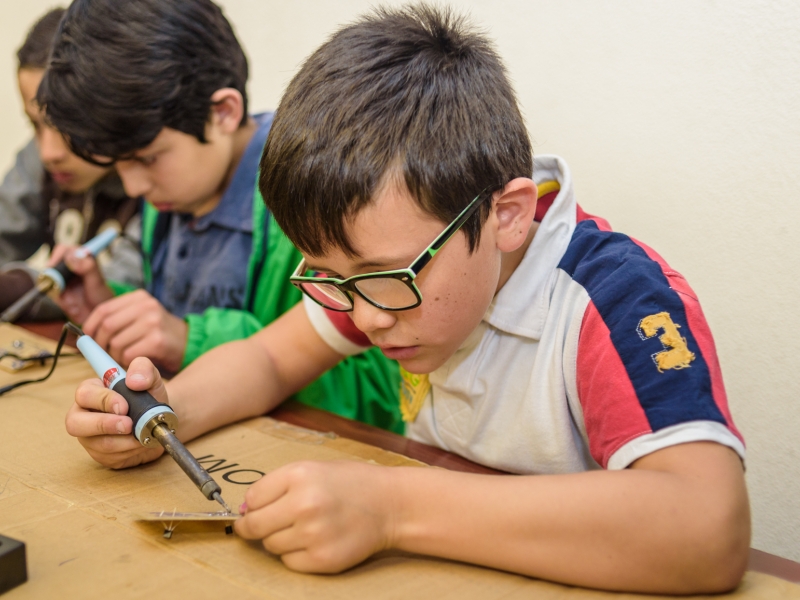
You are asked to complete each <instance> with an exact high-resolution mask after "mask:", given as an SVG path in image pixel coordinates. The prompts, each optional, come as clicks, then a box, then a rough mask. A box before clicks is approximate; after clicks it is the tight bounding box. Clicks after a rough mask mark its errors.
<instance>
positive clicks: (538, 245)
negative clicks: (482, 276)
mask: <svg viewBox="0 0 800 600" xmlns="http://www.w3.org/2000/svg"><path fill="white" fill-rule="evenodd" d="M533 180H534V181H535V182H536V183H537V184H540V183H541V182H543V181H554V180H555V181H558V183H559V184H560V186H561V189H560V190H559V192H558V195H557V196H556V198H555V200H554V201H553V204H552V206H551V207H550V209H549V210H548V211H547V213H546V214H545V216H544V218H543V219H542V221H541V223H540V224H539V229H538V231H537V232H536V235H535V236H534V237H533V241H532V242H531V245H530V246H529V247H528V250H527V251H526V252H525V256H524V257H523V258H522V261H521V262H520V264H519V265H518V266H517V268H516V270H515V271H514V272H513V273H512V274H511V277H509V279H508V281H507V282H506V283H505V285H504V286H503V288H502V289H501V290H500V292H498V294H497V295H496V296H495V297H494V300H493V301H492V303H491V305H489V308H488V309H487V311H486V314H485V315H484V317H483V320H484V321H486V322H487V323H488V324H489V325H491V326H492V327H495V328H497V329H500V330H502V331H504V332H506V333H509V334H512V335H520V336H523V337H527V338H531V339H534V340H538V339H540V338H541V336H542V329H543V327H544V323H545V319H546V317H547V311H548V308H549V304H550V300H549V298H550V289H551V287H552V284H553V278H554V277H555V272H556V268H557V267H558V264H559V262H560V261H561V258H562V257H563V256H564V253H565V252H566V251H567V246H569V242H570V240H571V239H572V234H573V232H574V231H575V222H576V218H577V203H576V201H575V194H574V191H573V188H572V176H571V174H570V171H569V167H568V166H567V163H566V162H565V161H564V160H563V159H561V158H559V157H557V156H539V157H537V158H536V159H535V160H534V167H533Z"/></svg>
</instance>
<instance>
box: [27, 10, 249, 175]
mask: <svg viewBox="0 0 800 600" xmlns="http://www.w3.org/2000/svg"><path fill="white" fill-rule="evenodd" d="M247 74H248V70H247V58H246V57H245V55H244V52H243V50H242V47H241V46H240V45H239V41H238V40H237V39H236V35H235V34H234V32H233V29H231V26H230V24H229V23H228V21H227V20H226V19H225V16H224V15H223V14H222V11H221V10H220V8H219V7H218V6H217V5H216V4H214V3H213V2H211V0H75V1H74V2H73V3H72V4H71V5H70V7H69V8H68V9H67V12H66V15H65V16H64V20H63V21H62V22H61V25H60V27H59V30H58V34H57V35H56V39H55V41H54V43H53V52H52V56H51V62H50V68H49V69H48V70H47V73H46V74H45V76H44V79H43V80H42V83H41V85H40V86H39V92H38V94H37V100H38V102H39V105H40V106H42V107H43V108H44V110H45V111H46V114H47V118H48V120H49V121H51V122H52V124H53V126H55V128H56V129H58V130H59V131H60V132H61V133H63V134H64V137H65V138H66V139H67V140H69V143H70V146H71V147H72V149H73V151H74V152H75V153H76V154H78V155H79V156H81V157H82V158H85V159H87V160H90V161H92V162H97V161H96V160H93V159H92V157H93V155H95V156H104V157H109V158H111V159H112V160H114V159H119V158H124V157H127V156H130V155H131V154H132V153H133V152H134V151H136V150H139V149H141V148H144V147H146V146H148V145H149V144H150V143H151V142H152V141H153V140H154V139H155V138H156V136H157V135H158V134H159V132H160V131H161V130H162V129H163V128H164V127H170V128H172V129H177V130H178V131H182V132H183V133H187V134H190V135H193V136H194V137H196V138H197V139H198V140H200V141H201V142H205V141H206V139H205V126H206V123H207V122H208V118H209V113H210V110H211V95H212V94H213V93H214V92H215V91H217V90H219V89H222V88H228V87H229V88H235V89H236V90H238V91H239V92H240V93H241V94H242V97H243V98H244V108H245V111H244V115H243V117H242V124H244V123H246V121H247V93H246V91H245V85H246V83H247Z"/></svg>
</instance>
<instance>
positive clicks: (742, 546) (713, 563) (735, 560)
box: [688, 493, 750, 593]
mask: <svg viewBox="0 0 800 600" xmlns="http://www.w3.org/2000/svg"><path fill="white" fill-rule="evenodd" d="M728 504H729V506H727V507H725V508H722V509H721V510H719V511H718V512H717V513H716V514H715V516H714V517H712V518H711V519H708V520H707V521H706V523H705V526H701V527H699V528H698V529H697V538H696V540H695V541H696V544H697V545H696V546H695V547H696V548H697V549H698V552H696V553H690V554H691V555H692V559H691V561H692V564H691V565H688V566H689V567H690V568H691V571H692V572H693V573H694V575H695V578H694V579H695V582H694V583H695V586H696V589H695V590H693V592H694V593H698V592H703V593H721V592H728V591H730V590H732V589H734V588H735V587H736V586H738V585H739V583H740V582H741V580H742V577H743V576H744V573H745V571H746V570H747V562H748V559H749V555H750V510H749V506H748V502H747V496H746V493H745V494H744V497H743V498H741V499H736V500H733V499H732V501H731V502H729V503H728Z"/></svg>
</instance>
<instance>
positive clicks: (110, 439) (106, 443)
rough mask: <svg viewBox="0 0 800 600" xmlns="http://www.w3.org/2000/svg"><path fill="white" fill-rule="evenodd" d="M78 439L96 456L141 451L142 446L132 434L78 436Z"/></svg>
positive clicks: (119, 454)
mask: <svg viewBox="0 0 800 600" xmlns="http://www.w3.org/2000/svg"><path fill="white" fill-rule="evenodd" d="M78 441H79V442H80V444H81V446H83V447H84V448H85V449H86V451H87V452H89V453H92V454H97V455H98V456H102V455H114V456H122V455H123V454H127V453H135V452H141V451H142V449H143V446H142V445H141V444H140V443H139V441H138V440H137V439H136V438H135V437H133V436H132V435H95V436H92V437H79V438H78Z"/></svg>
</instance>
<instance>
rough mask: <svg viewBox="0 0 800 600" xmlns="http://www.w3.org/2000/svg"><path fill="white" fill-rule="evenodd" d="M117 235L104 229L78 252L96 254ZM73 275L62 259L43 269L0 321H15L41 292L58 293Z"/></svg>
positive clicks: (110, 230) (1, 316) (88, 254)
mask: <svg viewBox="0 0 800 600" xmlns="http://www.w3.org/2000/svg"><path fill="white" fill-rule="evenodd" d="M117 235H119V234H118V233H117V232H116V231H115V230H113V229H106V230H105V231H104V232H103V233H101V234H99V235H96V236H95V237H93V238H92V239H91V240H89V241H88V242H86V243H85V244H84V245H83V246H81V247H80V248H79V249H78V252H80V253H82V254H83V255H84V256H90V255H91V256H97V255H98V254H99V253H100V252H102V251H103V250H105V249H106V248H107V247H108V246H109V244H111V242H113V241H114V240H115V239H116V238H117ZM73 277H75V273H73V272H72V271H70V270H69V267H68V266H67V265H66V263H65V262H64V261H63V260H62V261H61V262H60V263H58V264H57V265H56V266H55V267H49V268H47V269H45V270H44V271H42V272H41V273H40V274H39V280H38V281H37V282H36V285H35V286H34V287H33V288H31V289H30V290H28V291H27V292H25V294H23V295H22V296H20V298H19V300H17V301H16V302H14V304H12V305H11V306H9V307H8V308H7V309H6V310H5V311H4V312H3V314H2V315H0V323H13V322H14V321H16V320H17V319H18V318H19V316H20V315H21V314H22V313H24V312H25V311H26V310H28V307H30V305H31V304H33V303H34V302H35V301H36V299H37V298H39V297H40V296H42V295H43V294H47V293H48V292H51V291H54V292H55V293H58V294H60V293H61V292H63V291H64V288H65V287H67V283H69V281H70V280H71V279H72V278H73Z"/></svg>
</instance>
